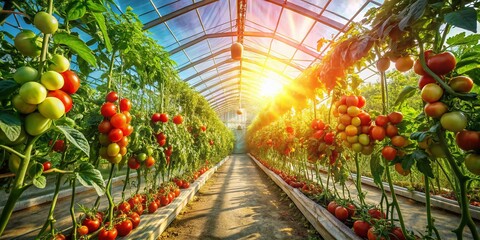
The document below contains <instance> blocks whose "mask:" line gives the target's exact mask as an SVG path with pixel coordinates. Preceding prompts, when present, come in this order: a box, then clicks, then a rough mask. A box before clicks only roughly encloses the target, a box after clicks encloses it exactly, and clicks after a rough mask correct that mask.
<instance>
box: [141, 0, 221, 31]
mask: <svg viewBox="0 0 480 240" xmlns="http://www.w3.org/2000/svg"><path fill="white" fill-rule="evenodd" d="M217 1H218V0H203V1H201V2H197V3H194V4H191V5H188V6H186V7H184V8H181V9H178V10H176V11H173V12H171V13H169V14H167V15H165V16H163V17H159V18H157V19H155V20H152V21H150V22H148V23H146V24H144V25H143V30H147V29H149V28H152V27H155V26H157V25H159V24H162V23H164V22H166V21H168V20H170V19H173V18H176V17H178V16H180V15H182V14H185V13H187V12H190V11H192V10H195V9H197V8H200V7H203V6H206V5H208V4H210V3H213V2H217Z"/></svg>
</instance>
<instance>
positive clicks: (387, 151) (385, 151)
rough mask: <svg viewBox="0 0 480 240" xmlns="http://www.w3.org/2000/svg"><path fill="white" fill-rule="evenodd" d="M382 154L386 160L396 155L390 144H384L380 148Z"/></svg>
mask: <svg viewBox="0 0 480 240" xmlns="http://www.w3.org/2000/svg"><path fill="white" fill-rule="evenodd" d="M382 156H383V157H384V158H385V159H387V160H388V161H392V160H393V159H395V157H396V156H397V149H395V148H393V147H390V146H385V147H384V148H383V149H382Z"/></svg>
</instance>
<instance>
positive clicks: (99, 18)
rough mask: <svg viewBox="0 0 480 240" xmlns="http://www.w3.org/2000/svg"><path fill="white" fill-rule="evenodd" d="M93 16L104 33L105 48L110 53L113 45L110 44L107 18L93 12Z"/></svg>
mask: <svg viewBox="0 0 480 240" xmlns="http://www.w3.org/2000/svg"><path fill="white" fill-rule="evenodd" d="M92 16H93V17H94V18H95V21H97V24H98V27H99V28H100V31H101V32H102V37H103V41H104V42H105V47H106V48H107V50H108V51H109V52H111V51H112V44H111V43H110V37H108V31H107V25H106V24H105V17H104V16H103V14H102V13H99V12H92Z"/></svg>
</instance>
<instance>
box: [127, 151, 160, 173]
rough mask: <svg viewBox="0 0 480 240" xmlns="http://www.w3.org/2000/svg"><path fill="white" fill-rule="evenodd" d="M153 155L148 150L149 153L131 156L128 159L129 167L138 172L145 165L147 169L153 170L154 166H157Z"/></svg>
mask: <svg viewBox="0 0 480 240" xmlns="http://www.w3.org/2000/svg"><path fill="white" fill-rule="evenodd" d="M152 154H153V151H152V150H150V149H148V150H147V153H144V152H141V153H137V154H135V155H133V156H131V157H130V158H129V159H128V163H127V164H128V167H129V168H130V169H133V170H136V169H139V168H140V166H142V164H143V165H144V166H145V167H146V168H151V167H152V166H153V165H155V158H154V157H153V156H152Z"/></svg>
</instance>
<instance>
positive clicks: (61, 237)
mask: <svg viewBox="0 0 480 240" xmlns="http://www.w3.org/2000/svg"><path fill="white" fill-rule="evenodd" d="M65 239H67V238H66V237H65V235H63V234H61V233H57V235H55V237H54V238H53V240H65Z"/></svg>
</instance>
